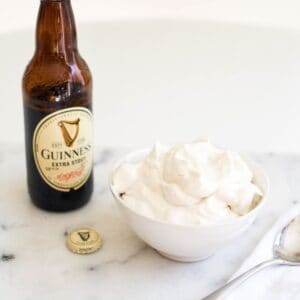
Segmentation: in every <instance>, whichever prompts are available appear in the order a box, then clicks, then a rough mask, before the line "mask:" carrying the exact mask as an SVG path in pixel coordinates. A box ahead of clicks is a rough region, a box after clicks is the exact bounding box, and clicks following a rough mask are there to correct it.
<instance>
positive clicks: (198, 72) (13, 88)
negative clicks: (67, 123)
mask: <svg viewBox="0 0 300 300" xmlns="http://www.w3.org/2000/svg"><path fill="white" fill-rule="evenodd" d="M38 2H39V1H38V0H26V1H24V0H22V1H21V0H15V1H7V0H6V1H4V0H0V7H1V10H0V49H1V50H0V51H1V52H0V84H1V89H0V101H1V103H0V105H1V109H0V128H1V137H0V142H2V143H7V142H13V143H18V144H20V145H21V144H22V143H23V116H22V96H21V77H22V72H23V70H24V68H25V65H26V63H27V62H28V61H29V59H30V57H31V55H32V52H33V48H34V24H35V21H36V14H37V10H38V4H39V3H38ZM73 7H74V12H75V15H76V19H77V27H78V34H79V42H80V49H81V53H82V55H83V56H84V57H85V59H86V60H87V61H88V63H89V65H90V68H91V69H92V72H93V75H94V85H95V88H94V103H95V125H96V126H95V127H96V130H95V135H96V143H97V144H100V145H103V146H107V145H111V146H130V147H140V146H143V145H147V144H151V143H153V142H154V141H155V140H157V139H159V140H161V141H165V142H173V141H188V140H192V139H195V138H197V137H198V136H203V135H206V136H210V137H211V139H212V140H214V141H215V142H216V143H218V144H223V145H225V146H227V147H231V148H233V149H242V150H252V151H284V152H299V151H300V130H299V129H300V118H299V113H300V17H299V16H300V2H299V1H291V0H287V1H278V0H272V1H271V0H260V1H258V0H252V1H248V0H244V1H237V0H227V1H221V0H209V1H204V0H203V1H200V0H198V1H191V0H186V1H183V0H181V1H179V0H173V1H170V0H168V1H167V0H164V1H158V0H152V1H145V0H139V1H137V0H130V1H121V0H112V1H104V0H73Z"/></svg>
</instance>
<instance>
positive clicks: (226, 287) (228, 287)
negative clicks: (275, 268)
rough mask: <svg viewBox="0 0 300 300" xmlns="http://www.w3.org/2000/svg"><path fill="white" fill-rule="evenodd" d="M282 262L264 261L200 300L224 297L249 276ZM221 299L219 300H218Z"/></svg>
mask: <svg viewBox="0 0 300 300" xmlns="http://www.w3.org/2000/svg"><path fill="white" fill-rule="evenodd" d="M282 263H283V261H282V260H281V259H278V258H275V259H271V260H267V261H264V262H262V263H260V264H258V265H256V266H255V267H253V268H251V269H250V270H248V271H246V272H245V273H243V274H241V275H239V276H238V277H236V278H234V279H232V280H231V281H229V282H228V283H227V284H225V285H224V286H223V287H221V288H219V289H218V290H216V291H215V292H213V293H212V294H210V295H208V296H206V297H205V298H203V299H202V300H216V299H219V297H221V296H225V294H227V293H229V292H230V291H231V290H232V289H234V288H235V287H237V286H239V285H240V284H241V283H242V282H244V281H245V280H246V279H248V278H249V277H250V276H252V275H254V274H255V273H257V272H259V271H260V270H262V269H264V268H266V267H269V266H272V265H277V264H282ZM220 299H221V298H220Z"/></svg>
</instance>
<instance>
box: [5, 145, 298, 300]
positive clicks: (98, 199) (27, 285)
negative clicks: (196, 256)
mask: <svg viewBox="0 0 300 300" xmlns="http://www.w3.org/2000/svg"><path fill="white" fill-rule="evenodd" d="M0 149H1V152H0V159H1V161H0V172H1V188H0V291H1V299H9V300H40V299H43V300H47V299H51V300H53V299H55V300H56V299H57V300H60V299H73V300H74V299H75V300H77V299H78V300H79V299H80V300H93V299H104V300H110V299H146V300H147V299H159V300H164V299H183V300H184V299H186V300H192V299H201V297H203V296H204V295H206V294H207V293H208V292H210V291H211V290H213V289H215V288H216V287H218V286H220V285H221V284H223V283H224V282H225V281H226V280H227V279H228V278H229V277H230V276H231V275H232V274H233V273H234V271H235V270H237V269H238V267H239V266H240V264H241V263H242V262H243V260H244V259H245V258H246V257H247V255H249V253H250V252H251V251H252V250H253V248H254V247H255V245H256V244H257V242H258V241H259V239H260V238H261V236H262V235H263V234H264V233H265V232H266V230H267V229H268V228H269V227H270V225H271V224H272V223H273V222H274V220H275V219H276V218H277V216H278V215H279V214H280V213H281V212H282V211H284V210H286V209H287V208H288V207H289V206H291V205H293V203H296V202H298V200H299V199H300V185H299V180H300V156H292V155H281V154H274V153H269V154H253V155H252V157H253V158H254V159H256V160H257V161H258V162H260V163H261V164H262V165H263V166H264V167H265V168H266V171H267V172H268V174H269V176H270V179H271V194H270V198H269V201H268V203H267V205H266V207H265V210H264V212H263V213H262V214H261V215H260V216H259V218H258V219H257V220H256V221H255V223H254V225H253V226H252V228H251V229H250V230H249V231H248V232H247V233H246V234H245V235H244V236H242V237H241V238H239V239H237V240H236V241H235V242H234V243H233V244H231V245H229V246H228V247H227V248H225V249H223V250H222V251H220V252H219V253H217V254H216V255H214V256H213V257H211V258H209V259H208V260H206V261H203V262H199V263H188V264H182V263H176V262H172V261H169V260H167V259H165V258H163V257H161V256H160V255H159V254H157V253H156V251H155V250H153V249H150V248H149V247H147V246H146V245H145V244H144V243H143V242H142V241H140V240H139V239H138V238H137V237H136V236H135V234H134V233H133V232H132V231H131V230H130V229H129V228H128V226H127V225H126V223H125V222H124V219H123V217H122V216H121V215H120V214H119V211H118V209H117V207H116V204H115V203H114V201H113V199H112V196H111V195H110V193H109V192H108V189H107V175H108V170H109V168H110V165H111V163H112V161H113V160H114V159H116V158H118V157H119V156H120V155H121V154H122V153H124V152H125V151H121V150H114V149H113V150H111V149H104V150H103V149H102V150H98V151H96V157H95V163H96V166H95V179H96V186H95V193H94V196H93V199H92V202H91V203H90V204H89V205H87V206H86V207H85V208H83V209H81V210H79V211H76V212H72V213H68V214H53V213H46V212H43V211H40V210H39V209H36V208H35V207H33V206H32V205H31V203H30V201H29V197H28V195H27V192H26V184H25V163H24V152H23V146H8V145H5V147H4V145H2V146H1V148H0ZM82 225H89V226H94V227H96V228H97V229H98V230H99V231H100V232H101V233H102V236H103V239H104V245H103V248H102V249H101V251H99V252H98V253H96V254H94V255H90V256H78V255H75V254H72V253H70V252H69V251H68V250H67V249H66V247H65V238H66V237H65V235H66V234H67V232H68V231H70V230H71V229H72V228H74V227H78V226H82ZM178 242H180V241H178Z"/></svg>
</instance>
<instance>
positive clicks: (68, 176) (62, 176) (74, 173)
mask: <svg viewBox="0 0 300 300" xmlns="http://www.w3.org/2000/svg"><path fill="white" fill-rule="evenodd" d="M83 171H84V166H83V165H82V166H81V167H80V168H78V169H77V170H73V171H71V172H67V173H60V174H58V175H57V176H56V178H57V180H59V181H64V182H67V181H69V180H70V179H74V178H77V177H80V176H81V175H82V173H83Z"/></svg>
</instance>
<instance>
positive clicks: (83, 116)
mask: <svg viewBox="0 0 300 300" xmlns="http://www.w3.org/2000/svg"><path fill="white" fill-rule="evenodd" d="M92 140H93V138H92V114H91V112H90V111H89V110H88V109H86V108H83V107H73V108H67V109H63V110H59V111H57V112H55V113H52V114H50V115H48V116H47V117H45V118H44V119H42V120H41V121H40V122H39V124H38V125H37V127H36V129H35V132H34V136H33V156H34V160H35V164H36V167H37V169H38V171H39V173H40V175H41V177H42V178H43V179H44V181H45V182H46V183H47V184H48V185H49V186H51V187H52V188H54V189H56V190H59V191H63V192H68V191H70V190H71V189H74V190H76V189H79V188H80V187H81V186H83V185H84V184H85V183H86V181H87V180H88V178H89V176H90V174H91V171H92V167H93V149H92V148H93V145H92Z"/></svg>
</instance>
